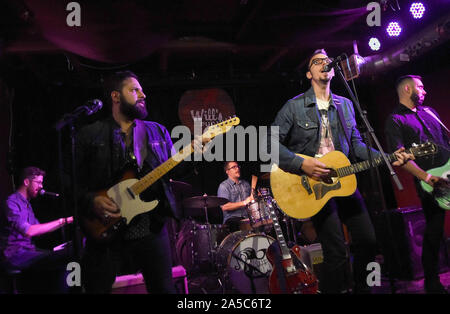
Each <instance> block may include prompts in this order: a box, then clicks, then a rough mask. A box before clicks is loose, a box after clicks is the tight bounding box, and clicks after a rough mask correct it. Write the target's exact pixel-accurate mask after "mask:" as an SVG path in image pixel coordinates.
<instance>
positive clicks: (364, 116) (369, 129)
mask: <svg viewBox="0 0 450 314" xmlns="http://www.w3.org/2000/svg"><path fill="white" fill-rule="evenodd" d="M333 68H334V70H335V73H337V74H338V76H339V78H340V79H341V81H342V83H343V84H344V86H345V88H346V89H347V92H348V94H349V96H350V98H351V100H352V101H353V104H354V106H355V108H356V109H357V111H358V113H359V115H360V117H361V119H362V121H363V122H364V132H362V133H363V137H364V138H365V140H366V145H367V149H368V152H369V162H370V164H371V165H372V167H373V166H375V164H374V161H373V156H372V152H371V150H370V146H371V145H370V144H371V141H370V138H369V137H368V136H367V133H369V134H370V136H371V137H372V139H373V141H374V142H375V145H376V147H377V149H378V151H379V152H380V153H381V156H382V158H383V161H384V163H385V164H386V166H387V167H388V169H389V173H390V175H391V177H392V179H393V180H394V182H395V184H396V186H397V188H398V189H399V190H400V191H402V190H403V186H402V184H401V183H400V180H399V179H398V176H397V174H396V173H395V171H394V169H393V168H392V166H391V164H390V163H389V161H388V159H387V157H386V154H385V153H384V151H383V148H382V147H381V145H380V142H379V141H378V138H377V136H376V135H375V131H374V129H373V128H372V126H371V125H370V122H369V120H368V119H367V112H366V111H365V110H362V109H361V106H360V104H359V101H358V99H357V98H356V97H355V95H354V93H353V91H352V90H351V88H350V86H349V85H348V83H347V81H346V79H345V77H344V74H343V71H342V69H341V67H340V66H339V64H338V63H336V64H335V65H334V66H333ZM349 145H350V143H349ZM376 179H377V181H378V189H379V190H380V191H379V192H380V195H381V196H382V197H381V202H382V206H383V210H384V212H385V213H386V215H385V216H386V223H387V230H388V237H389V239H393V234H392V227H391V220H390V216H389V213H387V211H386V204H385V199H384V194H383V190H382V188H381V186H382V184H381V180H380V177H379V176H376ZM392 245H393V246H394V247H393V252H394V255H395V257H396V262H397V264H398V263H399V260H400V259H399V256H398V250H397V249H396V245H395V241H394V242H393V244H392ZM390 255H392V254H390ZM388 267H389V281H390V285H391V292H392V293H395V286H394V279H393V270H392V261H390V262H389V266H388Z"/></svg>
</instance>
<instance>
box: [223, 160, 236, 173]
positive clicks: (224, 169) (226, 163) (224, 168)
mask: <svg viewBox="0 0 450 314" xmlns="http://www.w3.org/2000/svg"><path fill="white" fill-rule="evenodd" d="M230 162H235V161H234V160H229V161H225V163H224V164H223V171H224V172H225V173H226V172H227V170H228V165H229V164H230Z"/></svg>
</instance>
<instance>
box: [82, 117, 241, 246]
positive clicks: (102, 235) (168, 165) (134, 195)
mask: <svg viewBox="0 0 450 314" xmlns="http://www.w3.org/2000/svg"><path fill="white" fill-rule="evenodd" d="M239 122H240V120H239V118H237V117H235V118H231V119H228V120H226V121H223V122H221V123H218V124H215V125H212V126H209V127H208V128H207V129H206V131H205V132H204V133H203V134H202V142H203V143H205V142H208V141H210V140H211V139H213V138H214V137H215V136H217V135H219V134H223V133H226V132H228V131H229V130H230V129H231V127H232V126H235V125H238V124H239ZM193 152H194V148H193V147H192V144H191V145H188V146H186V147H184V148H183V149H182V150H181V151H180V152H178V153H177V154H175V155H174V156H172V157H171V158H169V159H168V160H167V161H165V162H164V163H162V164H161V165H159V166H158V167H156V168H155V169H153V170H152V171H151V172H149V173H148V174H147V175H145V176H144V177H142V178H141V179H137V178H136V173H135V171H134V170H127V171H124V173H123V175H122V177H121V179H120V180H119V181H118V183H117V184H115V185H114V186H112V187H111V188H109V189H107V190H106V189H105V190H100V191H97V192H96V195H102V196H105V197H109V198H111V199H112V200H113V201H114V202H115V203H116V204H117V206H118V207H119V208H120V214H121V217H119V218H111V217H110V218H107V219H106V218H104V219H102V218H100V217H97V216H96V215H94V214H92V213H91V214H90V215H84V216H82V217H81V226H82V229H83V232H84V233H85V235H86V236H88V237H89V238H92V239H95V240H97V241H99V242H104V241H107V240H109V239H110V238H111V237H112V236H113V235H114V234H115V233H116V231H117V230H119V229H120V228H121V227H123V226H124V225H126V224H128V223H129V222H130V221H131V219H133V218H134V217H135V216H136V215H139V214H142V213H145V212H149V211H151V210H153V209H154V208H156V206H157V205H158V200H153V201H150V202H144V201H143V200H141V198H140V197H139V195H140V194H141V193H142V192H144V191H145V190H146V189H147V188H149V187H150V186H151V185H153V184H154V183H155V182H156V181H158V180H159V179H160V178H161V177H162V176H163V175H165V174H166V173H167V172H169V171H170V170H171V169H173V168H174V167H175V166H176V165H178V164H179V163H180V162H181V161H183V160H184V159H185V158H186V157H188V156H189V155H190V154H192V153H193Z"/></svg>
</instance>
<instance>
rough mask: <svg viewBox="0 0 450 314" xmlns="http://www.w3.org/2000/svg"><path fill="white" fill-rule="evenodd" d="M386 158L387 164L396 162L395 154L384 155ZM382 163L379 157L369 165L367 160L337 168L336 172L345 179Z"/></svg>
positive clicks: (408, 151)
mask: <svg viewBox="0 0 450 314" xmlns="http://www.w3.org/2000/svg"><path fill="white" fill-rule="evenodd" d="M406 152H407V153H411V151H410V150H407V151H406ZM386 158H387V160H388V161H389V163H392V162H394V161H396V160H397V156H395V154H390V155H386ZM383 162H384V161H383V157H382V156H379V157H376V158H374V159H373V164H371V163H370V161H369V160H365V161H361V162H358V163H356V164H352V165H350V166H347V167H342V168H338V169H337V170H336V171H337V174H338V175H339V177H345V176H349V175H352V174H355V173H358V172H361V171H365V170H367V169H370V168H372V167H378V166H379V165H381V164H382V163H383Z"/></svg>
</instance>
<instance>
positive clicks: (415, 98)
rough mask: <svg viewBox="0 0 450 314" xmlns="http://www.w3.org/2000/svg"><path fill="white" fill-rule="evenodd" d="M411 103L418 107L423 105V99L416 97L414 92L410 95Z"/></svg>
mask: <svg viewBox="0 0 450 314" xmlns="http://www.w3.org/2000/svg"><path fill="white" fill-rule="evenodd" d="M411 101H412V102H413V104H414V105H416V106H418V105H419V106H420V105H422V103H423V99H420V97H419V95H417V93H416V92H414V93H412V94H411Z"/></svg>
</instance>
